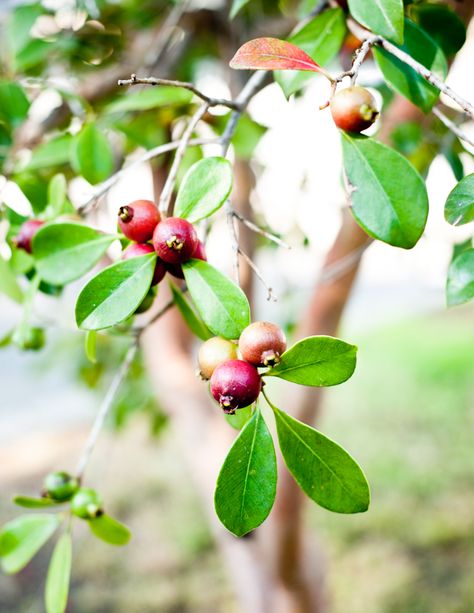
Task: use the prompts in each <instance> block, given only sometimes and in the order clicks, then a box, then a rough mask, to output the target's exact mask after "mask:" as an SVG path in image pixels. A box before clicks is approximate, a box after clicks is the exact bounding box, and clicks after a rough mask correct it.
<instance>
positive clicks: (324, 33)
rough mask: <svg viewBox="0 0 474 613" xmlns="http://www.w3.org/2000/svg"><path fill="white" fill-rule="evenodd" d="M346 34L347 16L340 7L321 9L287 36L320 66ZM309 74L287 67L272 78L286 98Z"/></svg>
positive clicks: (304, 81)
mask: <svg viewBox="0 0 474 613" xmlns="http://www.w3.org/2000/svg"><path fill="white" fill-rule="evenodd" d="M345 35H346V19H345V15H344V11H343V10H342V9H340V8H334V9H329V10H327V11H324V12H323V13H321V14H320V15H318V16H317V17H315V18H314V19H312V20H311V21H310V22H309V23H307V24H306V25H305V26H304V27H303V28H302V29H301V30H299V32H297V33H296V34H295V35H294V36H291V37H290V38H289V39H288V42H290V43H292V44H293V45H296V46H297V47H299V48H300V49H302V50H303V51H305V52H306V53H307V54H308V55H309V56H311V57H312V58H313V59H314V60H315V61H316V60H317V61H318V63H319V64H321V66H325V65H327V64H328V63H329V62H330V61H331V60H332V59H333V57H334V56H335V55H336V54H337V52H338V51H339V49H340V48H341V45H342V43H343V42H344V37H345ZM311 78H312V75H311V74H308V73H306V72H300V71H292V70H286V71H284V72H276V73H275V81H276V82H277V83H278V84H279V85H280V87H281V88H282V90H283V92H284V94H285V96H286V97H287V98H288V97H289V96H291V94H293V93H294V92H296V91H298V90H299V89H300V88H301V87H302V86H303V85H304V84H305V83H306V82H307V81H308V80H309V79H311Z"/></svg>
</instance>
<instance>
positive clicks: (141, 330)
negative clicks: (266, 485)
mask: <svg viewBox="0 0 474 613" xmlns="http://www.w3.org/2000/svg"><path fill="white" fill-rule="evenodd" d="M181 291H182V292H183V293H184V292H186V291H187V288H186V287H182V288H181ZM174 304H175V303H174V300H173V299H171V300H168V302H167V303H166V304H164V305H163V306H162V307H161V309H160V310H159V311H158V313H155V315H153V317H152V318H151V319H150V320H149V321H147V323H146V324H145V325H144V326H143V327H142V328H136V330H135V332H136V338H137V339H138V340H139V339H140V337H141V335H142V334H143V333H144V332H145V330H146V329H147V328H148V327H149V326H151V325H152V324H154V323H155V322H156V321H158V320H159V319H160V318H161V317H162V316H163V315H164V314H165V313H167V312H168V311H169V310H170V309H171V308H172V307H173V306H174Z"/></svg>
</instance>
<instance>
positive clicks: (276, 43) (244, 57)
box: [229, 38, 321, 72]
mask: <svg viewBox="0 0 474 613" xmlns="http://www.w3.org/2000/svg"><path fill="white" fill-rule="evenodd" d="M229 65H230V67H231V68H237V69H241V70H242V69H252V70H253V69H259V68H262V69H264V70H309V71H311V72H321V67H320V66H318V64H316V62H314V61H313V60H312V59H311V58H310V57H309V55H308V54H307V53H305V52H304V51H303V50H302V49H300V48H299V47H296V46H295V45H292V44H291V43H287V42H286V41H284V40H280V39H279V38H255V39H254V40H250V41H249V42H248V43H245V45H242V47H240V49H239V50H238V51H237V53H236V54H235V55H234V57H233V58H232V59H231V61H230V64H229Z"/></svg>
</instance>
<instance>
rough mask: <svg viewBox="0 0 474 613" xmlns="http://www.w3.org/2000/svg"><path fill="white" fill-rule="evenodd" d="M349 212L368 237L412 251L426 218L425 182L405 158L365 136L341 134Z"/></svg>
mask: <svg viewBox="0 0 474 613" xmlns="http://www.w3.org/2000/svg"><path fill="white" fill-rule="evenodd" d="M342 151H343V156H344V168H345V171H346V175H347V178H348V181H349V183H350V184H351V186H352V187H353V191H352V192H351V200H352V213H353V214H354V217H355V218H356V220H357V222H358V223H359V224H360V225H361V226H362V227H363V228H364V230H365V231H366V232H367V234H369V235H370V236H373V237H374V238H377V239H379V240H381V241H383V242H384V243H388V244H389V245H394V246H395V247H403V248H404V249H411V248H412V247H414V245H416V243H417V242H418V239H419V238H420V237H421V235H422V233H423V230H424V227H425V224H426V219H427V217H428V195H427V192H426V186H425V182H424V181H423V179H422V178H421V176H420V175H419V174H418V172H417V171H416V170H415V168H414V167H413V166H412V165H411V164H410V162H408V160H407V159H406V158H404V157H403V156H402V155H400V154H399V153H398V152H397V151H394V150H393V149H391V148H390V147H387V146H386V145H383V144H382V143H379V142H377V141H375V140H373V139H371V138H368V137H367V136H358V135H357V136H356V135H354V134H348V133H345V132H343V133H342Z"/></svg>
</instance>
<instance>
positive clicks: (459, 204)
mask: <svg viewBox="0 0 474 613" xmlns="http://www.w3.org/2000/svg"><path fill="white" fill-rule="evenodd" d="M444 218H445V219H446V221H447V222H449V223H450V224H451V225H453V226H462V225H463V224H465V223H469V222H470V221H474V173H473V174H470V175H467V177H464V179H462V180H461V181H459V183H458V184H457V185H456V186H455V188H454V189H453V190H452V191H451V193H450V194H449V196H448V199H447V200H446V204H445V206H444Z"/></svg>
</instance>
